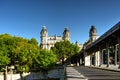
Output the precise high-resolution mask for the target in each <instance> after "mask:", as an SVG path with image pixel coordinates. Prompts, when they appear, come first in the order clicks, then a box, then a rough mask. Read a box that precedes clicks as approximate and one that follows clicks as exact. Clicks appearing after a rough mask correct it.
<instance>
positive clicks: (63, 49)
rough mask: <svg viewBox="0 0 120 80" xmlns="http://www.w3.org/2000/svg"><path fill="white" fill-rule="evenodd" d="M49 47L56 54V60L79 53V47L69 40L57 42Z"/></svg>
mask: <svg viewBox="0 0 120 80" xmlns="http://www.w3.org/2000/svg"><path fill="white" fill-rule="evenodd" d="M51 49H52V51H53V52H54V53H55V54H56V55H57V59H58V61H60V60H62V62H63V61H64V59H65V58H70V57H71V56H73V55H74V54H78V53H79V47H78V46H77V45H75V44H72V43H70V42H69V41H61V42H57V43H56V44H55V45H54V47H52V48H51Z"/></svg>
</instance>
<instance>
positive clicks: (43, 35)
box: [40, 26, 48, 48]
mask: <svg viewBox="0 0 120 80" xmlns="http://www.w3.org/2000/svg"><path fill="white" fill-rule="evenodd" d="M40 35H41V36H40V38H41V44H40V47H41V48H44V47H46V46H43V45H46V44H47V38H48V32H47V29H46V27H45V26H43V28H42V30H41V32H40Z"/></svg>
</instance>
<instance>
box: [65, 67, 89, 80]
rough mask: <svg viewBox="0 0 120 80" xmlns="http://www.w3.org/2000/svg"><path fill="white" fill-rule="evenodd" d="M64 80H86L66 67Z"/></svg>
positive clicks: (74, 70)
mask: <svg viewBox="0 0 120 80" xmlns="http://www.w3.org/2000/svg"><path fill="white" fill-rule="evenodd" d="M66 80H88V79H86V78H85V77H84V76H83V75H82V74H81V73H79V72H78V71H77V70H76V69H74V68H73V67H66Z"/></svg>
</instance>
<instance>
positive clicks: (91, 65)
mask: <svg viewBox="0 0 120 80" xmlns="http://www.w3.org/2000/svg"><path fill="white" fill-rule="evenodd" d="M90 66H92V55H90Z"/></svg>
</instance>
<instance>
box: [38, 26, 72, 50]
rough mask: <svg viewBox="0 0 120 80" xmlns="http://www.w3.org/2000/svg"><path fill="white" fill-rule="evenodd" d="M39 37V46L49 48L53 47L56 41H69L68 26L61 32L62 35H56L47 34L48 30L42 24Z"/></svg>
mask: <svg viewBox="0 0 120 80" xmlns="http://www.w3.org/2000/svg"><path fill="white" fill-rule="evenodd" d="M40 38H41V43H40V48H41V49H48V50H50V48H51V47H53V46H54V44H55V43H56V42H60V41H64V40H69V41H70V32H69V30H68V28H65V30H64V32H63V36H57V35H54V36H49V35H48V31H47V29H46V27H45V26H44V27H43V28H42V30H41V32H40Z"/></svg>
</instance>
